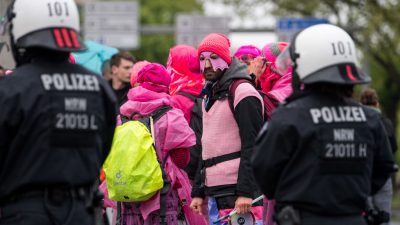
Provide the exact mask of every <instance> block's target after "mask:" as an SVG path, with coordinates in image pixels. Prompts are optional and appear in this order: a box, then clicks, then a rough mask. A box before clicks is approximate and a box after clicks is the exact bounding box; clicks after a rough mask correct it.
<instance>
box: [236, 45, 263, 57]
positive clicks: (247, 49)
mask: <svg viewBox="0 0 400 225" xmlns="http://www.w3.org/2000/svg"><path fill="white" fill-rule="evenodd" d="M242 55H251V56H253V58H256V57H258V56H260V55H261V50H260V49H259V48H257V47H256V46H254V45H243V46H240V48H238V50H236V52H235V54H234V56H235V57H237V58H240V57H241V56H242Z"/></svg>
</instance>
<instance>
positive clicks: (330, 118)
mask: <svg viewBox="0 0 400 225" xmlns="http://www.w3.org/2000/svg"><path fill="white" fill-rule="evenodd" d="M310 114H311V117H312V120H313V122H314V123H315V124H318V123H321V122H323V123H341V122H365V121H367V119H366V117H365V113H364V110H363V109H362V107H359V106H339V107H322V108H320V109H318V108H313V109H310Z"/></svg>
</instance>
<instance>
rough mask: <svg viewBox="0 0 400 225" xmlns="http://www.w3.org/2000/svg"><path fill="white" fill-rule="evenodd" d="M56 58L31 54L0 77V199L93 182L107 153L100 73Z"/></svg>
mask: <svg viewBox="0 0 400 225" xmlns="http://www.w3.org/2000/svg"><path fill="white" fill-rule="evenodd" d="M58 58H59V57H54V58H51V57H46V58H43V59H42V58H37V59H35V60H33V61H32V63H29V64H25V65H23V66H21V67H19V68H18V69H16V70H15V71H14V72H13V74H12V75H10V76H7V77H6V78H4V79H2V80H1V81H0V107H1V108H0V202H2V201H6V200H7V198H8V197H9V196H10V195H16V194H18V193H21V192H24V191H28V190H32V189H40V188H45V187H49V186H52V185H62V186H63V187H79V186H84V185H90V184H93V182H95V181H96V179H97V178H98V174H99V171H100V167H101V165H102V164H103V162H104V160H105V158H106V156H107V155H108V152H109V150H110V147H111V142H112V137H113V133H114V127H115V121H116V98H115V95H114V94H113V92H112V90H111V88H110V87H109V85H108V84H107V83H106V82H105V81H103V80H102V79H101V77H99V76H97V75H94V74H93V73H92V72H90V71H88V70H86V69H84V68H83V67H81V66H79V65H73V64H70V63H69V62H68V61H67V59H62V60H59V59H58Z"/></svg>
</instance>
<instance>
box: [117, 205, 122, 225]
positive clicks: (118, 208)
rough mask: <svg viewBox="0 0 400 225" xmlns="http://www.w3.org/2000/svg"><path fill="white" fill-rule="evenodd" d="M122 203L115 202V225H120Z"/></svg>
mask: <svg viewBox="0 0 400 225" xmlns="http://www.w3.org/2000/svg"><path fill="white" fill-rule="evenodd" d="M121 214H122V202H117V219H116V222H115V225H122V215H121Z"/></svg>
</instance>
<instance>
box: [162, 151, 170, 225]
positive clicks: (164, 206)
mask: <svg viewBox="0 0 400 225" xmlns="http://www.w3.org/2000/svg"><path fill="white" fill-rule="evenodd" d="M168 156H169V154H168V153H167V155H166V156H165V158H164V161H163V163H162V164H161V163H160V165H161V172H162V178H163V181H164V186H163V187H162V188H161V191H160V225H166V224H167V194H168V192H169V190H170V189H171V183H170V182H169V180H168V177H167V174H166V173H165V170H164V166H165V162H166V161H167V158H168Z"/></svg>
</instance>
